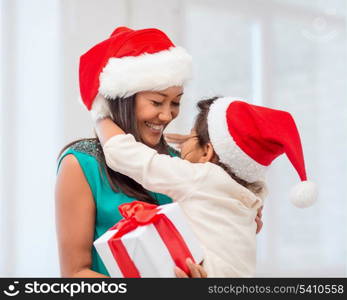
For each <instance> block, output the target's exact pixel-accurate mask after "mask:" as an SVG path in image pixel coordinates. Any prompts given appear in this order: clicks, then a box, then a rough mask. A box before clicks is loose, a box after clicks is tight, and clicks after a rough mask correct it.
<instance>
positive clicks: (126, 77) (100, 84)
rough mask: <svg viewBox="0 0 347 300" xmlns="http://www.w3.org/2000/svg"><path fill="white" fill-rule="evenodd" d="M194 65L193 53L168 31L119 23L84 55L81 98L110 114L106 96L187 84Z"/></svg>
mask: <svg viewBox="0 0 347 300" xmlns="http://www.w3.org/2000/svg"><path fill="white" fill-rule="evenodd" d="M191 68H192V67H191V56H190V55H189V54H188V53H187V51H186V50H184V49H183V48H181V47H176V46H175V45H174V44H173V43H172V42H171V40H170V39H169V38H168V37H167V36H166V34H165V33H164V32H162V31H160V30H158V29H155V28H150V29H141V30H132V29H130V28H127V27H119V28H116V29H115V30H114V31H113V32H112V34H111V36H110V37H109V38H108V39H107V40H105V41H103V42H101V43H99V44H97V45H96V46H94V47H93V48H91V49H90V50H89V51H88V52H86V53H85V54H83V55H82V56H81V58H80V66H79V83H80V93H81V98H82V101H83V103H84V105H85V106H86V107H87V109H88V110H92V113H93V110H94V114H103V113H105V114H106V113H107V112H106V111H105V110H108V108H107V106H105V103H104V102H103V101H102V100H103V98H116V97H122V98H123V97H128V96H132V95H134V94H135V93H137V92H140V91H147V90H151V91H155V90H157V91H158V90H163V89H166V88H168V87H170V86H180V85H183V84H184V83H185V82H186V80H188V79H189V78H190V77H191ZM98 94H99V97H97V96H98ZM95 100H96V101H95Z"/></svg>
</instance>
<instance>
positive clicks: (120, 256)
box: [108, 201, 194, 277]
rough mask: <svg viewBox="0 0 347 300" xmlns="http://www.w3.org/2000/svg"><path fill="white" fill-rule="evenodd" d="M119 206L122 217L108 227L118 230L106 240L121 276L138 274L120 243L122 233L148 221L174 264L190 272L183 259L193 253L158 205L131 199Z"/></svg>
mask: <svg viewBox="0 0 347 300" xmlns="http://www.w3.org/2000/svg"><path fill="white" fill-rule="evenodd" d="M118 209H119V211H120V213H121V215H122V216H123V217H124V219H123V220H121V221H120V222H118V223H117V224H116V225H115V226H113V227H112V228H110V230H114V229H117V230H118V231H117V232H116V234H115V235H114V236H113V237H112V238H111V239H110V240H109V241H108V244H109V246H110V248H111V251H112V254H113V256H114V258H115V259H116V261H117V263H118V266H119V268H120V270H121V272H122V273H123V276H124V277H141V276H140V273H139V271H138V269H137V268H136V266H135V264H134V262H133V261H132V259H131V257H130V256H129V254H128V252H127V250H126V248H125V246H124V245H123V243H122V241H121V237H122V236H123V235H125V234H127V233H128V232H130V231H133V230H135V229H136V228H137V227H138V226H144V225H148V224H153V225H154V226H155V228H156V230H157V231H158V233H159V235H160V237H161V239H162V240H163V242H164V244H165V245H166V247H167V249H168V251H169V253H170V255H171V257H172V259H173V261H174V262H175V264H176V266H178V267H179V268H181V269H182V270H183V271H184V272H186V273H187V274H189V269H188V267H187V265H186V262H185V261H186V259H187V258H188V257H189V258H191V259H192V260H193V261H194V259H193V256H192V254H191V253H190V250H189V249H188V246H187V244H186V243H185V241H184V239H183V238H182V236H181V234H180V233H179V231H178V230H177V229H176V227H175V225H174V224H173V223H172V222H171V221H170V219H169V218H167V217H166V216H165V215H164V214H160V213H158V212H159V211H160V210H159V209H158V206H157V205H154V204H149V203H146V202H142V201H133V202H131V203H126V204H122V205H120V206H119V207H118Z"/></svg>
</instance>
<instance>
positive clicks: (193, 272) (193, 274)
mask: <svg viewBox="0 0 347 300" xmlns="http://www.w3.org/2000/svg"><path fill="white" fill-rule="evenodd" d="M186 263H187V266H188V268H189V271H190V276H189V275H188V274H187V273H185V272H184V271H183V270H182V269H180V268H179V267H177V266H176V267H175V274H176V277H177V278H207V273H206V271H205V269H204V268H203V267H202V266H201V265H198V264H194V263H193V262H192V260H191V259H190V258H187V260H186Z"/></svg>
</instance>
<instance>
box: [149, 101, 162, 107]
mask: <svg viewBox="0 0 347 300" xmlns="http://www.w3.org/2000/svg"><path fill="white" fill-rule="evenodd" d="M151 101H152V104H153V105H154V106H160V105H161V102H158V101H154V100H151Z"/></svg>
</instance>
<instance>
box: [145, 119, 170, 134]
mask: <svg viewBox="0 0 347 300" xmlns="http://www.w3.org/2000/svg"><path fill="white" fill-rule="evenodd" d="M145 124H146V126H147V127H148V128H149V129H150V130H151V132H153V133H157V134H162V133H163V131H164V128H165V127H166V126H164V125H163V124H155V123H151V122H148V121H145Z"/></svg>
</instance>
